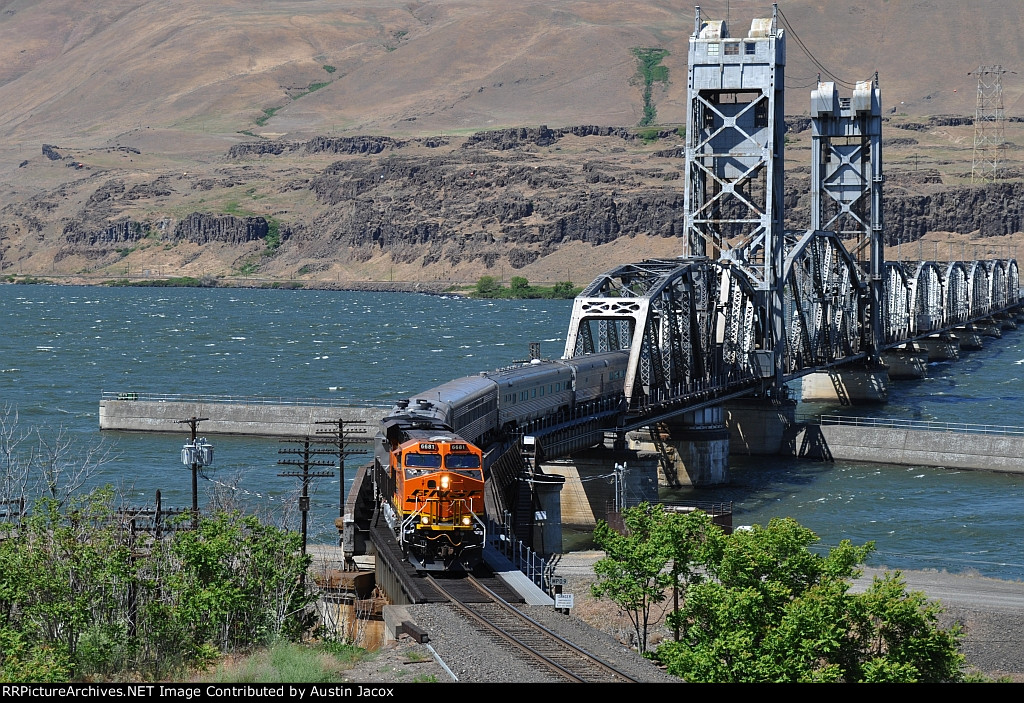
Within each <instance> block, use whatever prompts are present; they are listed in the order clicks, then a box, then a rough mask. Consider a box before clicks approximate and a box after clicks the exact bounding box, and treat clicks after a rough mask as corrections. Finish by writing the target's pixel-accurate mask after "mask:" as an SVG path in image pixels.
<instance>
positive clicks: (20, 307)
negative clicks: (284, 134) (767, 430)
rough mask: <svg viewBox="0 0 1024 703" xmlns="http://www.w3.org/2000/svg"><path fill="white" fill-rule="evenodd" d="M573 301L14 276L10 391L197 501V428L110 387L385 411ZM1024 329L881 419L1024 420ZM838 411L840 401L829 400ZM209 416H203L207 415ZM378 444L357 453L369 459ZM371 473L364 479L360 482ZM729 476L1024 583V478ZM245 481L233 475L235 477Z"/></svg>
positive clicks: (5, 302)
mask: <svg viewBox="0 0 1024 703" xmlns="http://www.w3.org/2000/svg"><path fill="white" fill-rule="evenodd" d="M570 310H571V303H570V302H569V301H506V300H499V301H483V300H466V299H446V298H440V297H436V296H424V295H413V294H401V293H354V292H332V291H302V290H299V291H283V290H241V289H239V290H232V289H148V288H129V289H108V288H76V287H51V286H45V287H43V286H0V312H2V318H0V320H2V323H0V324H2V331H0V405H7V406H9V407H12V408H16V409H17V412H18V414H19V416H20V419H19V422H20V425H21V426H22V427H24V428H29V427H49V428H51V429H52V428H56V427H63V428H65V429H66V430H68V431H69V432H70V433H71V434H72V435H73V436H74V437H75V439H76V441H77V442H78V443H79V445H80V446H83V447H84V446H89V445H93V444H95V443H97V442H100V441H103V442H112V443H116V450H117V452H118V454H119V457H118V458H117V459H116V460H115V461H114V462H112V463H111V464H109V465H108V466H106V467H105V469H104V471H103V472H102V474H101V475H98V476H97V477H96V478H95V480H97V481H101V482H110V483H114V484H115V485H117V486H119V487H120V488H121V489H122V490H123V492H124V493H125V494H126V496H127V498H128V501H129V502H131V503H132V504H136V505H142V504H145V503H151V502H152V500H153V496H154V493H155V491H156V490H157V489H158V488H159V489H161V491H162V494H163V499H164V503H165V504H167V505H176V506H187V505H188V504H189V503H190V501H191V488H190V472H189V471H188V469H186V468H185V467H184V466H182V465H181V463H180V459H179V452H180V448H181V445H182V443H183V441H184V440H185V439H186V437H187V431H184V430H183V431H182V432H181V434H180V435H149V434H127V433H125V434H122V433H102V436H101V433H100V432H99V430H98V419H97V412H98V405H99V399H100V394H101V392H102V391H105V390H106V391H119V392H125V391H135V392H139V393H143V392H146V393H205V394H217V395H261V396H285V397H294V398H302V397H316V398H333V399H337V400H340V401H342V402H344V401H346V400H351V399H357V400H360V401H369V402H377V403H381V404H382V405H386V404H389V403H391V402H392V401H394V400H395V399H397V398H400V397H403V396H408V395H409V394H411V393H415V392H417V391H421V390H423V389H426V388H429V387H431V386H432V385H435V384H437V383H439V382H442V381H446V380H449V379H451V378H454V377H457V376H461V375H466V374H471V373H476V372H478V371H482V370H486V369H492V368H496V367H498V366H502V365H505V364H507V363H509V362H511V361H512V360H514V359H517V358H524V357H525V356H526V355H527V351H528V343H529V342H533V341H539V342H541V345H542V350H543V352H544V354H545V355H547V356H556V357H557V356H560V355H561V352H562V345H563V343H564V342H563V340H564V335H565V330H566V327H567V325H568V321H569V313H570ZM1022 375H1024V333H1020V332H1010V333H1007V336H1006V337H1004V338H1003V339H1002V340H1000V341H997V342H992V343H989V345H988V348H987V349H985V350H983V351H980V352H972V353H970V354H969V355H967V357H966V359H965V360H964V361H961V362H952V363H943V364H934V365H932V368H931V369H930V376H929V378H928V379H926V380H923V381H917V382H900V383H898V384H896V385H894V387H893V390H892V392H891V394H890V398H891V402H890V403H889V404H888V405H887V406H886V407H885V408H884V409H879V410H876V411H871V412H875V413H877V414H879V415H889V416H897V417H906V418H915V419H934V420H946V421H956V422H979V423H990V424H1000V425H1024V417H1022V415H1024V404H1022V402H1021V400H1022V397H1021V396H1022V393H1024V391H1022V389H1021V376H1022ZM809 410H816V411H826V410H828V408H809ZM200 430H201V426H200ZM211 441H212V442H213V443H214V445H215V448H216V449H215V451H216V455H215V462H214V467H212V469H209V470H208V471H207V475H208V477H209V478H210V479H211V480H210V481H203V482H201V485H200V492H201V496H200V502H201V503H205V501H206V499H207V498H208V497H209V495H210V494H211V492H212V491H213V490H216V488H217V486H223V485H231V486H234V489H231V490H230V493H231V494H232V495H235V496H236V497H237V498H238V499H239V500H241V501H243V502H244V503H245V504H246V505H248V506H249V507H250V508H252V509H260V510H263V511H266V512H269V513H271V514H274V515H278V516H281V515H283V514H287V515H288V520H289V521H290V522H289V524H291V525H292V526H294V525H295V524H297V520H296V516H295V514H294V510H289V509H287V507H286V506H291V505H293V503H294V501H293V499H294V495H295V492H296V489H297V481H296V479H290V478H281V477H278V476H277V474H278V473H279V472H280V471H282V470H285V469H288V468H289V467H281V466H278V465H277V460H278V459H279V458H283V457H281V456H280V455H279V454H278V450H279V449H281V448H282V447H283V446H284V445H282V444H280V443H279V442H277V441H275V440H259V439H253V438H241V437H215V438H211ZM358 463H359V458H358V457H356V458H353V459H352V461H351V464H350V465H351V466H356V465H358ZM351 473H352V472H351V470H350V471H349V472H348V477H347V478H348V482H349V483H350V482H351ZM732 476H733V483H732V485H730V486H728V487H726V488H720V489H713V490H701V491H692V492H691V493H692V494H694V497H695V498H697V499H701V500H733V501H735V506H734V507H735V522H736V523H737V524H750V523H754V522H761V523H763V522H766V521H767V520H769V519H770V518H771V517H773V516H776V515H792V516H793V517H795V518H797V519H798V520H800V521H801V522H803V523H804V524H806V525H808V526H809V527H811V528H812V529H814V530H815V531H816V532H818V534H819V535H820V536H821V537H822V541H823V543H825V544H834V543H836V542H838V541H839V540H840V539H843V538H850V539H853V540H855V541H857V542H862V541H865V540H869V539H872V540H875V541H876V542H877V546H878V556H877V557H876V558H875V559H874V560H873V562H872V563H874V564H886V565H888V566H891V567H899V568H929V567H930V568H945V569H949V570H951V571H962V570H965V569H974V570H977V571H979V572H981V573H983V574H986V575H990V576H995V577H1000V578H1012V579H1021V578H1024V556H1022V555H1021V554H1020V551H1019V549H1018V547H1017V541H1018V537H1019V536H1020V534H1021V530H1020V528H1019V524H1020V523H1021V521H1022V518H1024V506H1022V500H1021V495H1022V484H1024V479H1021V478H1018V477H1014V476H1007V475H1000V474H988V473H984V472H957V471H948V470H944V469H937V468H913V467H911V468H908V467H896V466H886V465H875V464H853V463H850V464H843V463H836V464H813V463H803V462H797V461H790V460H782V459H772V460H768V461H765V460H761V459H759V460H757V461H755V462H743V461H737V462H736V463H735V464H734V465H733V467H732ZM223 490H225V491H227V490H229V489H226V488H225V489H223ZM314 490H315V494H314V497H313V501H312V502H313V508H314V511H315V512H314V514H313V519H312V520H311V528H310V529H311V535H312V537H313V538H314V539H317V540H321V541H333V540H334V539H336V535H337V533H336V531H335V530H334V529H333V526H332V521H333V518H334V516H335V515H337V506H338V498H339V484H338V479H337V478H334V479H322V480H320V481H317V482H315V483H314Z"/></svg>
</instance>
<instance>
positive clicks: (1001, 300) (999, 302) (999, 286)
mask: <svg viewBox="0 0 1024 703" xmlns="http://www.w3.org/2000/svg"><path fill="white" fill-rule="evenodd" d="M986 263H987V264H988V269H989V281H990V282H991V291H992V308H991V310H992V311H995V310H1002V309H1003V308H1005V307H1006V306H1007V305H1009V301H1010V290H1009V285H1008V277H1007V275H1006V272H1007V266H1006V264H1007V262H1005V261H988V262H986Z"/></svg>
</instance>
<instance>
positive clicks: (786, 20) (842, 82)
mask: <svg viewBox="0 0 1024 703" xmlns="http://www.w3.org/2000/svg"><path fill="white" fill-rule="evenodd" d="M779 17H781V18H782V24H783V26H785V28H786V30H787V31H788V32H789V33H790V34H792V35H793V39H794V40H795V41H796V43H797V46H799V47H800V49H801V50H802V51H803V52H804V54H806V55H807V58H808V59H810V61H811V63H812V64H814V65H815V66H816V67H817V68H818V69H820V70H821V72H822V73H823V74H824V75H825V76H828V77H829V78H831V79H832V80H833V81H835V82H836V83H838V84H839V85H841V86H844V87H846V88H850V89H853V88H856V87H857V83H856V81H854V82H852V83H851V82H850V81H847V80H844V79H842V78H840V77H839V76H837V75H836V74H834V73H833V72H832V71H830V70H829V69H828V68H827V67H826V66H825V64H823V63H821V61H818V59H817V58H815V56H814V54H812V53H811V50H810V49H808V48H807V45H806V44H804V42H803V40H802V39H800V35H798V34H797V33H796V30H795V29H794V28H793V25H792V24H790V22H789V18H788V17H786V15H785V13H783V12H782V9H781V8H779ZM787 87H789V86H787Z"/></svg>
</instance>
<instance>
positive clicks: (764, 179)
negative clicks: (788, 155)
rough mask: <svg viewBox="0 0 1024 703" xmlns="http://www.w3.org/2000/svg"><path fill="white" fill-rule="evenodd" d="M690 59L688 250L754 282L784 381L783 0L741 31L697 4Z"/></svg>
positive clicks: (766, 347)
mask: <svg viewBox="0 0 1024 703" xmlns="http://www.w3.org/2000/svg"><path fill="white" fill-rule="evenodd" d="M688 64H689V77H688V81H687V87H688V91H687V102H688V115H687V129H686V185H685V187H686V196H685V198H686V207H687V212H686V238H685V245H684V246H685V247H686V251H685V254H686V255H687V256H691V257H705V256H706V257H709V258H711V259H718V260H721V261H722V263H723V264H726V265H732V266H737V267H740V268H741V269H742V270H743V271H744V273H745V274H746V276H747V277H748V278H749V279H750V280H751V281H752V282H754V284H755V288H756V290H757V293H758V297H759V298H760V299H759V301H758V304H759V307H761V309H762V310H763V311H764V313H765V322H766V324H767V329H766V330H765V332H766V338H765V339H764V340H763V343H762V344H763V347H762V350H763V352H767V353H768V354H769V359H770V366H771V369H772V371H771V373H772V375H773V376H775V377H776V380H777V381H778V382H780V383H781V375H782V354H783V348H782V347H783V345H784V336H783V326H782V287H783V270H782V266H783V256H784V251H785V241H784V240H785V237H784V232H783V190H782V179H783V164H784V162H783V132H784V130H785V123H784V120H783V107H784V103H783V91H784V88H785V65H786V42H785V36H784V34H783V32H782V30H781V29H779V27H778V17H777V8H773V12H772V17H770V18H762V19H755V20H753V21H752V22H751V24H750V31H749V32H748V33H747V35H746V36H745V37H739V38H733V37H731V36H729V31H728V27H727V26H726V24H725V22H724V21H721V20H716V21H703V20H702V19H701V14H700V6H698V7H697V8H696V12H695V19H694V32H693V36H692V37H691V38H690V49H689V59H688Z"/></svg>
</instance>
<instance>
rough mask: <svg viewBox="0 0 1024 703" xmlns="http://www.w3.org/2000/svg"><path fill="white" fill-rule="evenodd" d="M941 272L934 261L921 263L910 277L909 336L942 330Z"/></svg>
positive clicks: (942, 298)
mask: <svg viewBox="0 0 1024 703" xmlns="http://www.w3.org/2000/svg"><path fill="white" fill-rule="evenodd" d="M944 298H945V296H944V295H943V280H942V271H941V270H940V269H939V266H938V264H936V263H935V262H934V261H921V262H918V264H917V269H916V270H915V271H914V272H913V275H912V276H911V277H910V310H911V323H912V329H911V334H913V335H920V334H926V333H928V332H935V331H938V330H940V329H942V326H943V325H942V321H943V318H944V314H943V312H944V311H943V302H944Z"/></svg>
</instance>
